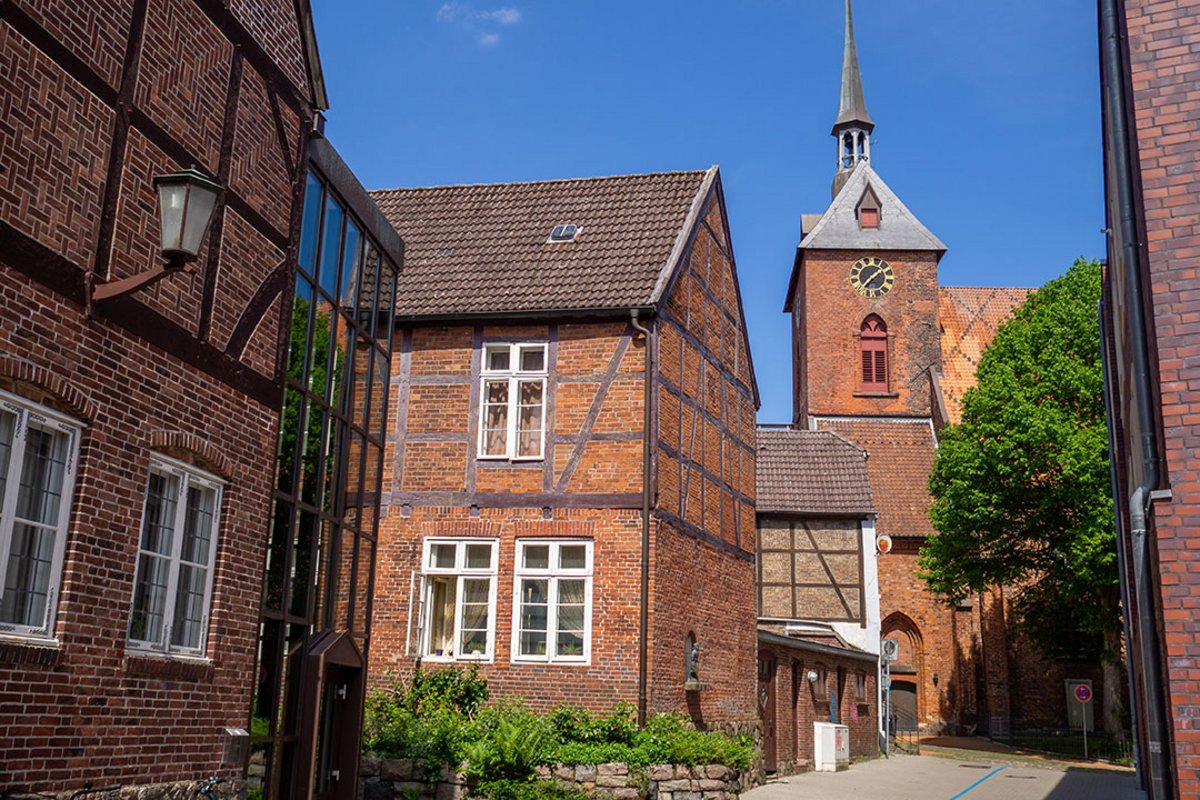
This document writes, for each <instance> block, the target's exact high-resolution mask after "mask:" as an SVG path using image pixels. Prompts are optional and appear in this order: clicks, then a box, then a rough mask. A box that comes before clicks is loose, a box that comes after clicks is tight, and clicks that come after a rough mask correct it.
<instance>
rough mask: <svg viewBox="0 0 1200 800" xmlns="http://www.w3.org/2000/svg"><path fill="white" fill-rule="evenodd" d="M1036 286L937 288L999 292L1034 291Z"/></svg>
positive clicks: (940, 287)
mask: <svg viewBox="0 0 1200 800" xmlns="http://www.w3.org/2000/svg"><path fill="white" fill-rule="evenodd" d="M1037 288H1038V287H1036V286H946V285H942V286H939V287H938V290H939V291H941V290H942V289H977V290H979V291H991V292H1000V291H1005V292H1032V291H1036V290H1037Z"/></svg>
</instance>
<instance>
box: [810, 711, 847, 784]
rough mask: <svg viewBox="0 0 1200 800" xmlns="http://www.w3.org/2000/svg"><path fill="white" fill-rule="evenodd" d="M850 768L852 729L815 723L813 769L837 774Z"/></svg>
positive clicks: (829, 723)
mask: <svg viewBox="0 0 1200 800" xmlns="http://www.w3.org/2000/svg"><path fill="white" fill-rule="evenodd" d="M849 768H850V729H849V728H847V727H846V726H845V725H835V724H834V723H832V722H814V723H813V769H815V770H816V771H817V772H837V771H838V770H843V769H849Z"/></svg>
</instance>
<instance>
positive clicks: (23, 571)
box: [0, 522, 55, 626]
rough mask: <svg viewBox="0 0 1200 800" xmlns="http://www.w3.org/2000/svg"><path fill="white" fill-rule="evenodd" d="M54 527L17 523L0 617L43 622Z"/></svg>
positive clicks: (17, 621)
mask: <svg viewBox="0 0 1200 800" xmlns="http://www.w3.org/2000/svg"><path fill="white" fill-rule="evenodd" d="M54 542H55V531H54V530H52V529H48V528H42V527H36V526H33V525H25V524H22V523H19V522H18V523H17V524H16V525H14V526H13V535H12V547H11V548H10V549H9V552H8V566H7V569H6V570H5V576H4V597H3V600H0V621H3V622H7V623H10V624H13V625H32V626H38V625H41V624H43V622H44V621H45V619H46V602H47V596H48V595H49V593H50V568H51V566H52V565H53V559H54Z"/></svg>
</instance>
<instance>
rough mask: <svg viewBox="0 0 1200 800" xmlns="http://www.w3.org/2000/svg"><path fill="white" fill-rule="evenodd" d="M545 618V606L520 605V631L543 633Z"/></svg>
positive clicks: (546, 615)
mask: <svg viewBox="0 0 1200 800" xmlns="http://www.w3.org/2000/svg"><path fill="white" fill-rule="evenodd" d="M547 617H548V613H547V610H546V606H544V605H536V604H534V603H524V604H522V605H521V630H523V631H545V630H546V620H547Z"/></svg>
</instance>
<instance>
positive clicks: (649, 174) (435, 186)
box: [367, 164, 717, 195]
mask: <svg viewBox="0 0 1200 800" xmlns="http://www.w3.org/2000/svg"><path fill="white" fill-rule="evenodd" d="M716 166H717V165H716V164H713V165H711V166H709V167H707V168H705V169H677V170H663V171H660V172H629V173H622V174H618V175H592V176H588V177H582V178H546V179H543V180H532V181H496V182H493V183H442V184H431V185H428V186H393V187H390V188H382V189H369V190H367V193H368V194H372V195H375V194H384V193H387V192H415V191H421V190H424V189H475V188H484V187H491V186H544V185H547V184H558V183H587V182H592V181H610V180H620V179H622V178H657V177H661V176H665V175H706V174H707V173H708V172H709V171H710V170H712V169H713V168H714V167H716Z"/></svg>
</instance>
